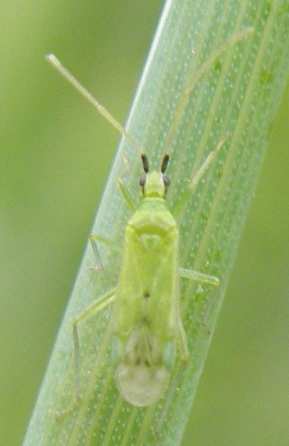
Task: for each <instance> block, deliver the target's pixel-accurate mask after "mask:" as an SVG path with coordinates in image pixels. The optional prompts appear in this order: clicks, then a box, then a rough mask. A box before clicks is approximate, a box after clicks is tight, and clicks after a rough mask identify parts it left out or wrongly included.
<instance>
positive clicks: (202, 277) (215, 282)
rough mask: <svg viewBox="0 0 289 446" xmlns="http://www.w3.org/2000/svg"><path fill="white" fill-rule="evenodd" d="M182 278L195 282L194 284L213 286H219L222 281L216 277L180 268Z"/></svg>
mask: <svg viewBox="0 0 289 446" xmlns="http://www.w3.org/2000/svg"><path fill="white" fill-rule="evenodd" d="M179 274H180V277H182V278H183V279H189V280H193V281H194V282H199V283H205V284H208V285H212V286H219V285H220V280H219V278H218V277H216V276H211V275H209V274H204V273H200V272H198V271H193V270H192V269H186V268H179Z"/></svg>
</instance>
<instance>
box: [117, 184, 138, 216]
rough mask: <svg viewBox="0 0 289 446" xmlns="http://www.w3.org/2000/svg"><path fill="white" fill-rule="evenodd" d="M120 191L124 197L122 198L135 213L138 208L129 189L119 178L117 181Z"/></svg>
mask: <svg viewBox="0 0 289 446" xmlns="http://www.w3.org/2000/svg"><path fill="white" fill-rule="evenodd" d="M117 185H118V189H119V191H120V193H121V195H122V198H123V199H124V201H125V203H126V205H127V207H128V208H129V209H130V210H131V211H132V212H135V210H136V206H135V204H134V200H133V198H132V196H131V193H130V191H129V190H128V187H127V186H126V185H125V184H124V182H123V181H122V180H121V179H120V178H119V179H118V181H117Z"/></svg>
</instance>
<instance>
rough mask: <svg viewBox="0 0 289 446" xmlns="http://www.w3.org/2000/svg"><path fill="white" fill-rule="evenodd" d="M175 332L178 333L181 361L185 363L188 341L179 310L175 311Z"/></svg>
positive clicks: (187, 353) (187, 354)
mask: <svg viewBox="0 0 289 446" xmlns="http://www.w3.org/2000/svg"><path fill="white" fill-rule="evenodd" d="M177 331H178V341H179V346H180V350H181V359H182V361H183V362H187V361H188V358H189V348H188V341H187V335H186V332H185V329H184V326H183V322H182V318H181V315H180V310H179V309H178V311H177Z"/></svg>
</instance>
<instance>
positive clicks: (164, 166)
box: [161, 153, 170, 173]
mask: <svg viewBox="0 0 289 446" xmlns="http://www.w3.org/2000/svg"><path fill="white" fill-rule="evenodd" d="M169 161H170V155H168V154H167V153H166V155H165V156H164V157H163V160H162V163H161V173H165V171H166V170H167V167H168V164H169Z"/></svg>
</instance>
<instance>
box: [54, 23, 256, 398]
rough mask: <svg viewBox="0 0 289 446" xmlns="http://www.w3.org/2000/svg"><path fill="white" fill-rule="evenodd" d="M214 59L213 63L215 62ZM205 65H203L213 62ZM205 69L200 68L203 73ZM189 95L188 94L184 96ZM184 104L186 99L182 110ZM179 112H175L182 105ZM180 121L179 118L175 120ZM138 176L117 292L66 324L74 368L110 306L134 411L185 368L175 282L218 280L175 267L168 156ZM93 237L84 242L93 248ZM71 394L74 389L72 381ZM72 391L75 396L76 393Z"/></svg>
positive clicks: (122, 388) (118, 376) (125, 391)
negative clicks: (89, 331)
mask: <svg viewBox="0 0 289 446" xmlns="http://www.w3.org/2000/svg"><path fill="white" fill-rule="evenodd" d="M249 32H251V30H249V31H246V32H241V33H239V34H237V35H234V36H233V37H232V38H231V39H230V40H229V41H228V42H227V45H224V46H223V47H222V48H221V50H222V51H224V49H225V48H226V46H229V45H232V44H233V43H235V42H238V41H239V40H241V39H242V38H244V37H245V36H246V35H248V34H249ZM219 53H220V51H219V52H216V55H215V59H216V57H217V56H219ZM47 59H48V61H49V62H50V63H51V64H52V65H53V66H54V67H55V68H56V69H57V70H58V71H59V72H60V73H61V74H62V75H63V76H64V77H65V78H66V79H67V80H68V81H69V82H70V83H71V84H73V85H74V86H75V87H76V88H77V90H78V91H79V92H80V93H81V94H82V95H83V96H84V97H85V98H86V99H88V100H89V102H91V103H92V104H93V105H94V107H95V108H96V109H97V110H98V112H99V113H100V114H101V115H102V116H104V117H105V118H106V119H107V120H108V121H109V122H110V123H111V124H112V125H113V126H114V127H115V128H116V129H117V130H118V131H119V132H120V133H121V134H122V136H123V137H124V138H126V139H127V140H128V142H129V143H130V144H133V145H134V146H135V147H137V148H138V150H139V145H138V144H137V143H136V141H134V139H133V138H132V137H131V135H129V134H128V133H127V132H126V130H125V129H124V128H123V127H122V126H121V125H120V124H119V123H118V121H116V119H115V118H114V117H113V116H112V115H111V114H110V113H109V112H108V111H107V110H106V109H105V108H104V107H103V106H102V105H101V104H99V102H97V101H96V99H95V98H94V97H93V96H92V95H91V94H90V93H89V92H88V91H87V90H86V89H85V88H84V87H83V86H82V85H81V84H80V83H79V81H78V80H77V79H76V78H75V77H74V76H73V75H72V74H71V73H70V72H69V71H68V70H67V69H66V68H65V67H64V66H63V65H62V64H61V63H60V62H59V60H58V59H57V58H56V57H55V56H54V55H49V56H47ZM215 59H214V58H212V60H211V63H213V62H214V60H215ZM207 68H208V67H207ZM189 93H190V90H189ZM185 103H186V97H184V98H183V102H182V104H185ZM182 106H183V105H182ZM179 114H180V113H179ZM224 142H225V139H223V140H222V141H220V142H219V144H218V145H217V147H216V149H215V150H214V151H212V152H210V153H209V155H208V157H207V158H206V160H205V161H204V162H203V164H202V165H201V166H200V168H199V170H198V172H197V173H196V175H195V176H194V178H193V179H192V181H191V187H190V189H191V192H193V190H194V189H195V188H196V186H197V185H198V184H199V181H200V180H201V178H203V176H204V174H205V173H206V171H207V169H208V167H209V166H210V164H211V162H212V161H213V160H214V159H215V158H216V156H217V154H218V152H219V150H220V149H221V147H222V146H223V144H224ZM141 160H142V166H143V174H142V175H141V177H140V181H139V186H140V191H141V199H140V203H139V206H138V207H137V209H136V210H134V212H133V215H132V216H131V218H130V219H129V221H128V222H127V225H126V228H125V234H124V241H123V251H122V259H121V267H120V272H119V280H118V284H117V287H116V288H114V289H112V290H111V291H109V292H108V293H106V294H105V295H104V296H102V297H100V298H98V299H97V300H96V301H94V302H93V303H92V304H91V305H89V306H88V307H87V308H86V309H84V311H83V312H82V313H81V314H80V315H79V316H78V317H76V319H75V320H74V322H73V337H74V349H75V358H76V365H77V368H78V367H79V356H80V344H79V337H78V324H79V323H80V322H81V321H84V320H85V319H87V318H89V317H90V316H91V315H93V314H96V313H98V312H99V311H101V310H102V309H104V308H105V307H107V306H108V305H111V304H113V310H112V327H113V335H114V340H115V343H116V354H117V366H116V371H115V380H116V384H117V387H118V389H119V392H120V394H121V395H122V397H123V398H124V399H125V400H126V401H127V402H129V403H130V404H132V405H133V406H137V407H146V406H150V405H152V404H155V403H157V402H158V401H159V400H160V398H161V397H162V396H163V395H164V393H165V391H166V389H167V387H168V384H169V381H170V376H171V371H172V368H173V366H174V364H175V359H176V355H177V352H179V355H180V358H181V359H182V360H183V361H184V362H186V361H187V359H188V356H189V351H188V345H187V338H186V333H185V330H184V327H183V323H182V319H181V311H180V279H182V278H184V279H190V280H193V281H197V282H200V283H206V284H210V285H213V286H218V285H219V279H218V278H217V277H214V276H210V275H207V274H203V273H200V272H197V271H192V270H188V269H184V268H182V267H180V265H179V229H178V224H177V221H176V219H175V218H174V216H173V214H172V212H171V211H170V210H169V208H168V206H167V202H166V195H167V191H168V188H169V186H170V179H169V177H168V176H167V174H166V171H167V167H168V164H169V155H168V154H166V155H165V156H164V157H163V159H162V161H161V165H160V169H159V170H151V169H150V166H149V161H148V158H147V156H146V155H145V154H143V153H142V154H141ZM120 186H121V187H120V191H121V193H122V195H123V197H124V199H125V201H126V202H127V203H128V205H129V206H130V207H131V208H132V207H134V206H132V203H133V200H132V199H131V197H130V194H129V191H128V190H127V188H126V187H125V186H124V185H123V183H120ZM99 238H100V237H98V236H96V235H95V236H92V237H91V238H90V240H91V242H92V244H93V247H94V249H97V248H96V242H97V240H99ZM77 386H78V387H79V383H78V382H77ZM78 392H79V390H78Z"/></svg>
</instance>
